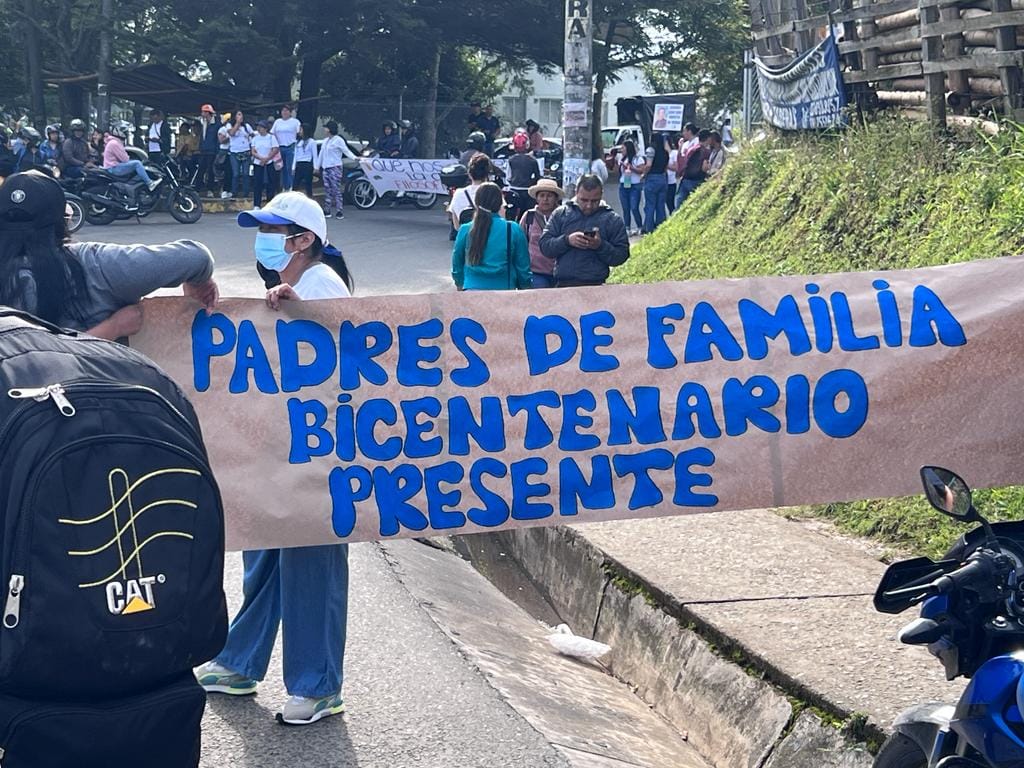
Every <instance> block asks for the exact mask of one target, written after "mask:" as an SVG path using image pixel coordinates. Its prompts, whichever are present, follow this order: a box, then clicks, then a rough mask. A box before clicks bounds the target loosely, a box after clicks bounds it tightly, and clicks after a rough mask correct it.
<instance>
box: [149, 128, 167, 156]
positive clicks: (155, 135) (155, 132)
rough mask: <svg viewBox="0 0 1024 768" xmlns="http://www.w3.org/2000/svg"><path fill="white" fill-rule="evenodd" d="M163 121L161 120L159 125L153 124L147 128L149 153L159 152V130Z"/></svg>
mask: <svg viewBox="0 0 1024 768" xmlns="http://www.w3.org/2000/svg"><path fill="white" fill-rule="evenodd" d="M163 124H164V121H163V120H161V121H160V122H159V123H153V124H151V125H150V126H149V151H150V152H160V151H162V150H161V149H160V129H161V128H162V127H163Z"/></svg>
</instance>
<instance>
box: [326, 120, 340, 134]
mask: <svg viewBox="0 0 1024 768" xmlns="http://www.w3.org/2000/svg"><path fill="white" fill-rule="evenodd" d="M324 128H326V129H327V132H328V133H329V134H331V136H337V135H338V124H337V123H336V122H335V121H334V120H328V121H327V124H326V125H325V126H324Z"/></svg>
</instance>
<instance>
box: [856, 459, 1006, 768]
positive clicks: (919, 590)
mask: <svg viewBox="0 0 1024 768" xmlns="http://www.w3.org/2000/svg"><path fill="white" fill-rule="evenodd" d="M921 479H922V481H923V482H924V487H925V495H926V496H927V498H928V501H929V503H931V505H932V506H933V507H935V509H937V510H938V511H939V512H941V513H942V514H944V515H947V516H949V517H951V518H953V519H954V520H958V521H960V522H962V523H973V524H976V525H977V526H978V527H976V528H975V529H974V530H972V531H970V532H969V533H967V534H965V535H964V536H962V537H961V538H960V539H959V540H958V541H957V542H956V543H955V544H954V546H953V547H952V548H951V549H950V550H949V552H947V553H946V555H945V557H944V558H943V559H942V560H940V561H938V562H935V561H932V560H930V559H928V558H925V557H918V558H914V559H911V560H904V561H901V562H897V563H893V564H892V565H890V566H889V568H888V569H887V570H886V572H885V575H884V576H883V577H882V581H881V583H880V584H879V586H878V590H877V591H876V593H875V597H874V605H875V609H876V610H878V611H880V612H882V613H889V614H898V613H902V612H903V611H905V610H907V609H908V608H910V607H912V606H915V605H918V604H921V614H920V617H919V618H917V619H915V620H914V621H912V622H911V623H910V624H908V625H907V626H905V627H904V628H903V629H902V630H901V632H900V634H899V639H900V642H902V643H905V644H907V645H925V646H927V647H928V650H929V651H930V652H931V654H932V655H933V656H935V657H937V658H938V659H939V660H940V661H941V662H942V664H943V666H944V667H945V671H946V679H947V680H954V679H956V678H958V677H963V678H967V679H970V681H971V682H970V683H969V684H968V686H967V688H966V689H965V690H964V692H963V695H962V696H961V697H960V700H959V701H958V702H957V703H956V704H955V705H943V704H922V705H918V706H915V707H912V708H911V709H908V710H907V711H905V712H903V713H902V714H901V715H900V716H899V717H898V718H897V719H896V722H895V723H894V725H893V734H892V736H890V737H889V738H888V739H887V740H886V741H885V743H884V744H883V745H882V747H881V749H880V750H879V752H878V755H877V756H876V758H875V762H874V764H873V765H874V768H1015V767H1018V766H1024V715H1022V712H1024V653H1022V651H1024V578H1022V577H1024V522H1009V523H995V524H989V522H988V521H987V520H985V518H984V517H982V516H981V514H980V513H979V512H978V511H977V509H975V507H974V503H973V500H972V497H971V491H970V489H969V488H968V487H967V483H965V482H964V480H963V479H962V478H961V477H959V476H958V475H957V474H956V473H954V472H951V471H949V470H947V469H942V468H941V467H924V468H923V469H922V470H921Z"/></svg>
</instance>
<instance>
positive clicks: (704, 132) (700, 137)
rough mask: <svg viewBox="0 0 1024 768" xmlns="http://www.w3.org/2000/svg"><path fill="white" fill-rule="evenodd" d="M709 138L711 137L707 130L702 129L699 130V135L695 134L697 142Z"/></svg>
mask: <svg viewBox="0 0 1024 768" xmlns="http://www.w3.org/2000/svg"><path fill="white" fill-rule="evenodd" d="M709 136H711V131H709V130H708V129H707V128H702V129H701V130H700V133H698V134H697V140H698V141H707V140H708V137H709Z"/></svg>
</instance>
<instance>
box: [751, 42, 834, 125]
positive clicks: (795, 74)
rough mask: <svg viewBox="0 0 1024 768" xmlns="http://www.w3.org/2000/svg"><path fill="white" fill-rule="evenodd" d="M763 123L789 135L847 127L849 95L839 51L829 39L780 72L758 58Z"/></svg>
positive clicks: (756, 61) (756, 60)
mask: <svg viewBox="0 0 1024 768" xmlns="http://www.w3.org/2000/svg"><path fill="white" fill-rule="evenodd" d="M754 64H755V65H756V66H757V85H758V89H759V90H760V93H761V111H762V113H763V114H764V119H765V120H766V121H767V122H768V123H769V124H771V125H774V126H775V127H776V128H782V129H784V130H787V131H798V130H809V129H818V128H834V127H837V126H840V125H844V124H845V123H846V117H845V115H844V114H843V107H845V106H846V92H845V90H844V88H843V74H842V72H841V71H840V69H839V49H838V47H837V46H836V40H835V38H834V37H832V35H828V36H827V37H826V38H825V39H824V40H822V41H821V42H820V43H818V45H816V46H815V47H814V48H812V49H811V50H809V51H807V52H806V53H804V54H802V55H801V56H799V57H798V58H796V59H794V60H793V61H792V62H790V63H789V64H787V65H786V66H785V67H783V68H781V69H772V68H771V67H768V66H767V65H765V64H764V63H763V62H762V61H761V60H760V59H757V58H755V59H754Z"/></svg>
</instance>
